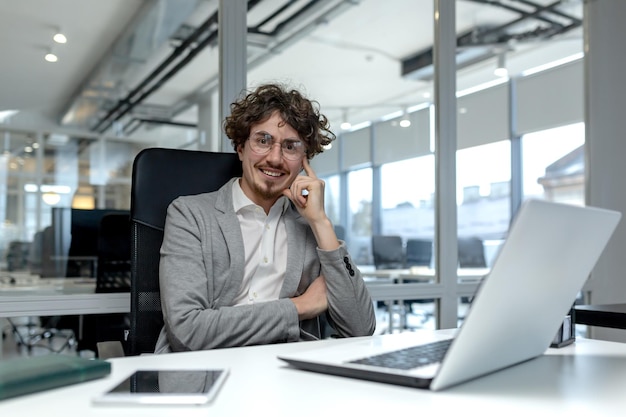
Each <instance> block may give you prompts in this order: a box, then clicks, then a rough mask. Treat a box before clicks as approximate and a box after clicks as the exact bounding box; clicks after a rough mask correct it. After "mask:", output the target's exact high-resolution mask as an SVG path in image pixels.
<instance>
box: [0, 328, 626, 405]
mask: <svg viewBox="0 0 626 417" xmlns="http://www.w3.org/2000/svg"><path fill="white" fill-rule="evenodd" d="M401 335H402V334H394V335H387V336H386V337H398V336H401ZM374 337H380V336H374ZM349 342H350V339H343V340H324V341H320V342H301V343H289V344H278V345H267V346H256V347H246V348H233V349H221V350H213V351H203V352H186V353H176V354H169V355H149V356H141V357H129V358H118V359H112V360H111V362H112V364H113V369H112V374H111V375H110V376H108V377H106V378H104V379H100V380H96V381H90V382H87V383H83V384H79V385H74V386H68V387H64V388H59V389H55V390H50V391H45V392H41V393H36V394H31V395H28V396H24V397H17V398H14V399H10V400H5V401H2V402H0V415H3V416H21V415H24V416H34V415H53V416H66V417H74V416H80V417H85V416H111V415H115V416H117V417H121V416H132V417H142V416H150V417H159V416H173V417H180V416H182V415H184V416H246V415H272V416H288V417H293V416H298V417H302V416H315V417H319V416H339V415H344V414H345V415H359V416H377V417H378V416H399V415H407V414H415V415H427V416H449V415H459V413H460V414H469V415H477V416H496V415H507V416H508V415H513V416H532V417H538V416H550V417H554V416H568V417H569V416H584V417H590V416H594V417H595V416H622V415H623V414H624V410H626V395H624V387H626V344H620V343H614V342H603V341H596V340H584V339H582V340H578V341H576V343H574V344H573V345H570V346H568V347H566V348H563V349H558V350H552V349H550V350H548V354H547V355H545V356H543V357H540V358H538V359H535V360H532V361H529V362H526V363H524V364H522V365H518V366H516V367H513V368H509V369H506V370H504V371H500V372H498V373H495V374H491V375H488V376H485V377H482V378H479V379H477V380H474V381H471V382H468V383H465V384H462V385H458V386H456V387H453V388H450V389H448V390H445V391H441V392H437V393H433V392H430V391H425V390H419V389H413V388H408V387H402V386H395V385H389V384H383V383H375V382H367V381H360V380H355V379H349V378H343V377H337V376H330V375H323V374H317V373H311V372H305V371H300V370H296V369H292V368H289V367H288V366H286V365H285V364H284V363H283V362H282V361H279V360H278V359H276V355H277V354H279V353H284V352H293V351H297V350H302V349H309V348H312V347H314V346H316V345H327V344H328V345H330V344H341V343H349ZM198 366H206V367H229V368H230V375H229V377H228V379H227V380H226V382H225V385H224V386H223V387H222V390H221V391H220V392H219V393H218V396H217V398H216V399H215V401H214V402H213V403H212V404H210V405H208V406H200V407H154V406H152V407H149V406H146V407H123V406H108V407H102V406H94V405H92V404H91V402H90V399H91V398H92V397H93V396H95V395H97V394H99V393H101V392H103V391H104V390H106V389H107V388H110V387H111V386H113V385H115V384H116V383H117V382H118V381H120V380H122V379H123V377H125V376H126V375H128V374H130V373H131V372H132V371H134V370H136V369H139V368H144V369H145V368H161V369H174V368H183V369H185V368H186V369H190V368H194V367H198Z"/></svg>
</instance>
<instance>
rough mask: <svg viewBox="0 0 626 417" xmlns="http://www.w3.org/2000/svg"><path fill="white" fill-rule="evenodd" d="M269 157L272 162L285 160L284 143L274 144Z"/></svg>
mask: <svg viewBox="0 0 626 417" xmlns="http://www.w3.org/2000/svg"><path fill="white" fill-rule="evenodd" d="M267 157H268V158H270V159H272V160H281V159H283V148H282V143H280V142H274V143H272V146H271V147H270V151H269V153H268V154H267Z"/></svg>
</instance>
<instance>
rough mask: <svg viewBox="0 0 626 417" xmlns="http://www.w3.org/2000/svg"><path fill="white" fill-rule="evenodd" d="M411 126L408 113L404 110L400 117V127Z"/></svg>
mask: <svg viewBox="0 0 626 417" xmlns="http://www.w3.org/2000/svg"><path fill="white" fill-rule="evenodd" d="M409 126H411V119H409V113H408V112H407V111H406V109H405V110H404V114H403V115H402V119H400V127H409Z"/></svg>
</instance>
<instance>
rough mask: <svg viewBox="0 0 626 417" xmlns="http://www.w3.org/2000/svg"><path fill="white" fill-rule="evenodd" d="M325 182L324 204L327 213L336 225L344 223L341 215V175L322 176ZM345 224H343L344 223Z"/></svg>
mask: <svg viewBox="0 0 626 417" xmlns="http://www.w3.org/2000/svg"><path fill="white" fill-rule="evenodd" d="M322 179H323V180H324V183H325V187H324V206H325V209H326V215H327V216H328V218H329V219H330V221H331V222H333V224H334V225H335V226H338V225H342V224H341V217H340V213H341V210H340V206H341V201H340V199H339V196H340V195H341V189H340V187H341V186H340V182H339V175H332V176H330V177H325V178H322ZM342 226H343V225H342Z"/></svg>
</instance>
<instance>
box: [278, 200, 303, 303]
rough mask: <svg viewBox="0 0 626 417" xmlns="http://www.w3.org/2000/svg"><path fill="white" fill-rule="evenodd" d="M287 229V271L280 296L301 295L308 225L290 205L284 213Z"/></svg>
mask: <svg viewBox="0 0 626 417" xmlns="http://www.w3.org/2000/svg"><path fill="white" fill-rule="evenodd" d="M284 218H285V227H286V230H287V271H286V272H285V280H284V281H283V286H282V288H281V290H280V298H285V297H293V296H294V295H300V294H299V293H298V286H299V285H300V281H301V279H302V272H303V268H304V262H303V261H304V255H305V249H306V235H307V225H306V224H305V223H304V222H302V221H299V220H300V219H301V216H300V214H299V213H298V212H297V211H296V210H295V209H294V208H293V206H290V207H289V208H287V211H286V212H285V214H284Z"/></svg>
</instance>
